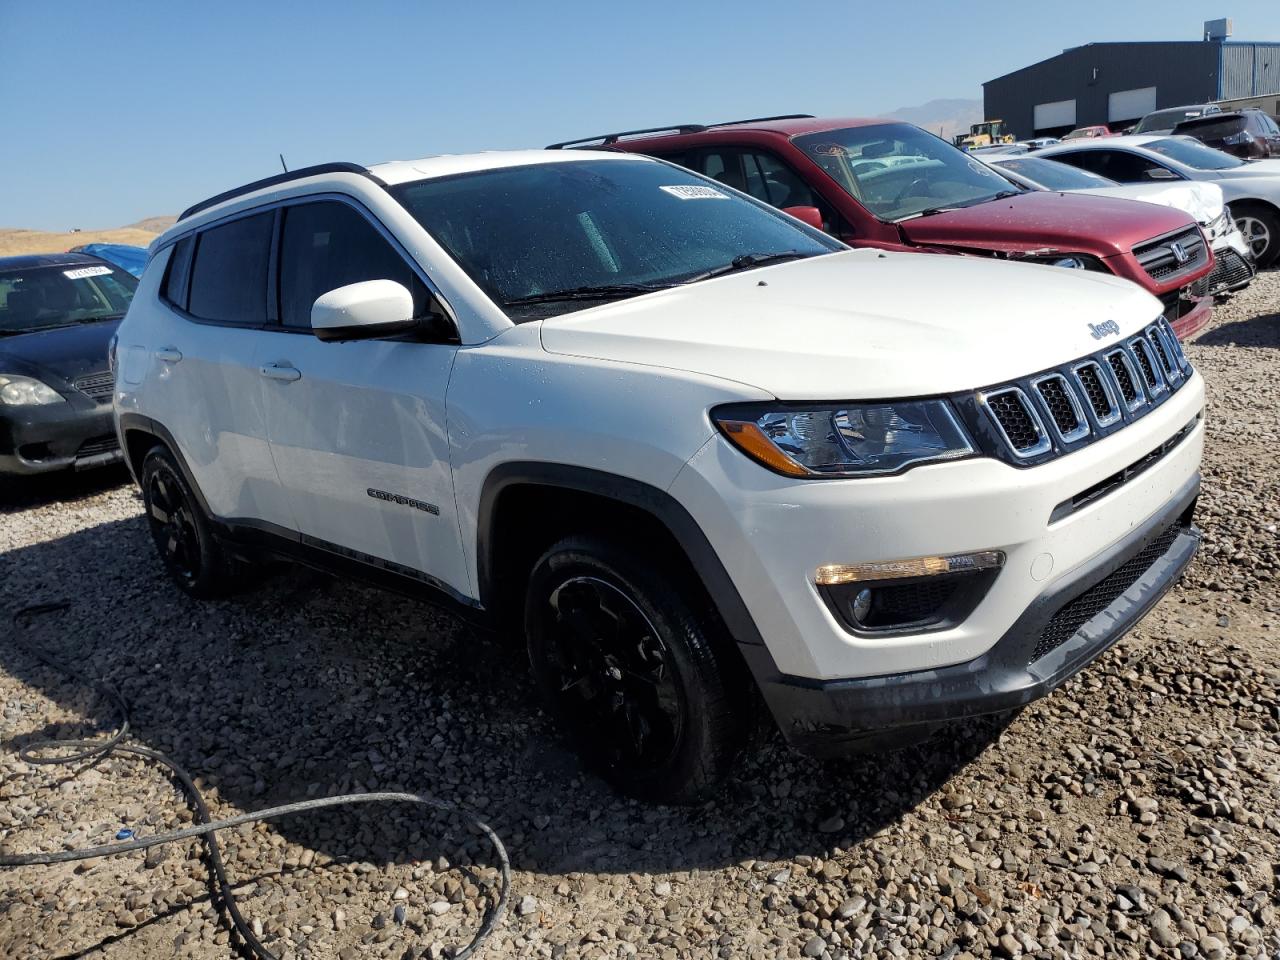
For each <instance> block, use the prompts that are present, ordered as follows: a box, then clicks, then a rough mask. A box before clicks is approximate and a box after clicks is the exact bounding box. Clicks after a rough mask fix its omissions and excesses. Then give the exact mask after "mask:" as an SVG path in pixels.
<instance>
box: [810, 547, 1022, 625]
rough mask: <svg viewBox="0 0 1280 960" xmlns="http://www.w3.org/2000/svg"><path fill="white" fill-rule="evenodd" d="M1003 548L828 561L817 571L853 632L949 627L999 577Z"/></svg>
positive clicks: (829, 600)
mask: <svg viewBox="0 0 1280 960" xmlns="http://www.w3.org/2000/svg"><path fill="white" fill-rule="evenodd" d="M1004 560H1005V557H1004V554H1003V553H1002V552H1001V551H999V550H982V551H979V552H977V553H961V554H953V555H950V556H943V557H915V558H913V559H909V560H888V561H883V562H880V563H855V564H827V565H826V566H822V567H819V568H818V571H817V575H816V577H815V580H816V583H817V587H818V592H819V593H820V594H821V595H822V597H823V599H824V600H825V601H826V603H827V605H828V607H829V608H830V609H831V611H832V612H833V613H834V614H836V616H837V617H838V618H839V619H840V621H841V622H842V623H843V624H844V625H845V627H846V628H848V629H849V630H851V631H852V632H854V633H859V634H861V633H886V632H899V633H907V632H912V633H917V632H921V631H926V630H945V629H947V628H948V627H952V626H955V625H956V624H957V623H959V622H960V621H962V620H963V619H964V618H965V617H967V616H968V615H969V614H970V613H972V612H973V610H974V608H975V607H977V605H978V603H979V602H980V601H981V600H982V598H983V597H984V596H985V595H986V593H987V590H988V589H989V588H990V586H991V584H992V583H993V582H994V581H995V578H996V575H997V574H998V573H999V570H1000V567H1001V566H1002V565H1003V564H1004Z"/></svg>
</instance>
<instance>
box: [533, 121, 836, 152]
mask: <svg viewBox="0 0 1280 960" xmlns="http://www.w3.org/2000/svg"><path fill="white" fill-rule="evenodd" d="M812 119H813V114H811V113H781V114H778V115H777V116H776V117H751V118H750V119H747V120H723V121H721V122H720V123H671V124H667V126H665V127H646V128H644V129H642V130H619V131H618V132H617V133H601V134H597V135H596V136H594V137H583V138H581V139H580V140H565V141H563V142H561V143H549V144H547V149H548V150H566V149H590V148H593V147H594V148H605V149H608V148H609V147H611V146H613V144H615V143H617V142H618V141H619V140H620V139H622V138H623V137H640V136H644V135H645V134H648V133H701V132H702V131H703V130H709V129H711V128H712V127H728V126H732V125H733V124H735V123H765V122H766V121H769V120H812Z"/></svg>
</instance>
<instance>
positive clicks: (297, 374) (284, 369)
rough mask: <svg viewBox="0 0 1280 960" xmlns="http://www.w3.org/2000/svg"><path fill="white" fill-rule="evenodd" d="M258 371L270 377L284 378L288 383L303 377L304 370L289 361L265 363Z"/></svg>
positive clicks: (275, 378) (272, 378) (274, 378)
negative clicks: (288, 362)
mask: <svg viewBox="0 0 1280 960" xmlns="http://www.w3.org/2000/svg"><path fill="white" fill-rule="evenodd" d="M258 372H259V373H261V374H262V375H263V376H264V377H267V378H268V379H271V380H283V381H285V382H286V383H292V382H293V381H294V380H299V379H301V378H302V371H301V370H299V369H298V368H297V367H293V366H290V365H289V364H287V363H264V364H263V365H262V366H261V367H260V368H259V371H258Z"/></svg>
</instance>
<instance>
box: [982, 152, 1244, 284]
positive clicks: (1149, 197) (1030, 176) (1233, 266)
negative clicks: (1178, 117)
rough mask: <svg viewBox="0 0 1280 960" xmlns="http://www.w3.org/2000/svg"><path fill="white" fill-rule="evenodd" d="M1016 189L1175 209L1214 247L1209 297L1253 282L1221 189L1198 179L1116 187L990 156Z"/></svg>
mask: <svg viewBox="0 0 1280 960" xmlns="http://www.w3.org/2000/svg"><path fill="white" fill-rule="evenodd" d="M985 162H986V163H988V164H989V165H990V166H992V167H994V168H995V169H996V170H998V171H1000V172H1001V173H1003V174H1004V175H1005V176H1006V177H1008V178H1009V179H1010V180H1012V181H1013V182H1014V183H1016V184H1018V185H1019V186H1023V187H1027V188H1028V189H1031V190H1053V191H1056V192H1061V193H1088V194H1093V195H1094V196H1098V197H1120V198H1123V199H1127V200H1141V201H1143V202H1144V203H1157V204H1159V205H1160V206H1163V207H1174V208H1175V209H1178V210H1181V211H1183V212H1184V213H1188V214H1190V215H1191V216H1192V217H1194V218H1195V221H1196V223H1198V224H1200V227H1201V229H1203V230H1204V233H1205V236H1207V237H1208V238H1209V242H1210V244H1211V245H1212V247H1213V254H1214V260H1215V261H1216V263H1215V266H1214V268H1213V272H1212V273H1211V274H1209V276H1208V277H1207V278H1206V279H1205V282H1206V283H1207V284H1208V289H1209V293H1211V294H1220V293H1232V292H1235V291H1237V290H1243V289H1244V288H1245V287H1247V286H1248V285H1249V284H1250V283H1251V282H1252V280H1253V277H1254V274H1255V272H1256V271H1255V269H1254V264H1253V251H1252V250H1251V249H1250V248H1249V241H1248V240H1247V239H1246V238H1245V235H1244V234H1243V233H1241V231H1240V228H1239V227H1238V226H1237V225H1236V223H1235V221H1234V220H1233V219H1232V217H1231V211H1230V210H1229V209H1228V208H1227V205H1226V204H1225V203H1224V202H1223V200H1222V188H1221V187H1220V186H1218V185H1217V184H1216V183H1209V182H1207V181H1199V180H1173V181H1165V182H1162V183H1116V182H1115V181H1114V180H1108V179H1107V178H1106V177H1102V176H1099V175H1098V174H1096V173H1090V172H1089V171H1088V170H1083V169H1080V168H1078V167H1073V166H1070V165H1068V164H1065V163H1060V162H1058V161H1057V160H1050V159H1048V158H1046V157H992V158H991V159H989V160H986V161H985Z"/></svg>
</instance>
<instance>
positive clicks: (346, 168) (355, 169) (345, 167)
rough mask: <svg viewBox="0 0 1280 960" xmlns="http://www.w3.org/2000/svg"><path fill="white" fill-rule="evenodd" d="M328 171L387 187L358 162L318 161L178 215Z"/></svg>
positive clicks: (184, 217) (183, 216)
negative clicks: (356, 175)
mask: <svg viewBox="0 0 1280 960" xmlns="http://www.w3.org/2000/svg"><path fill="white" fill-rule="evenodd" d="M328 173H356V174H359V175H360V176H362V177H368V178H369V179H370V180H372V181H373V182H374V183H376V184H377V185H378V186H380V187H385V186H386V184H385V183H383V182H382V178H380V177H378V176H376V175H374V174H372V173H370V172H369V171H368V170H366V169H365V168H364V167H362V166H360V164H358V163H344V162H337V163H318V164H316V165H315V166H313V167H299V168H298V169H297V170H286V171H285V172H284V173H277V174H276V175H275V176H272V177H263V178H262V179H261V180H254V181H253V182H252V183H246V184H244V185H243V186H239V187H235V188H233V189H231V190H225V191H223V192H222V193H219V194H217V195H216V196H212V197H210V198H209V199H208V200H201V201H200V202H199V203H197V204H193V205H192V206H190V207H187V209H185V210H183V211H182V213H181V215H180V216H179V217H178V220H179V221H182V220H185V219H187V217H190V216H193V215H194V214H197V213H199V212H200V211H201V210H208V209H209V208H210V207H213V206H216V205H217V204H219V203H223V202H224V201H226V200H234V199H235V198H236V197H242V196H244V195H245V194H246V193H253V191H255V190H262V189H264V188H266V187H274V186H277V185H279V184H282V183H288V182H289V181H290V180H301V179H302V178H303V177H315V176H320V175H321V174H328Z"/></svg>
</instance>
